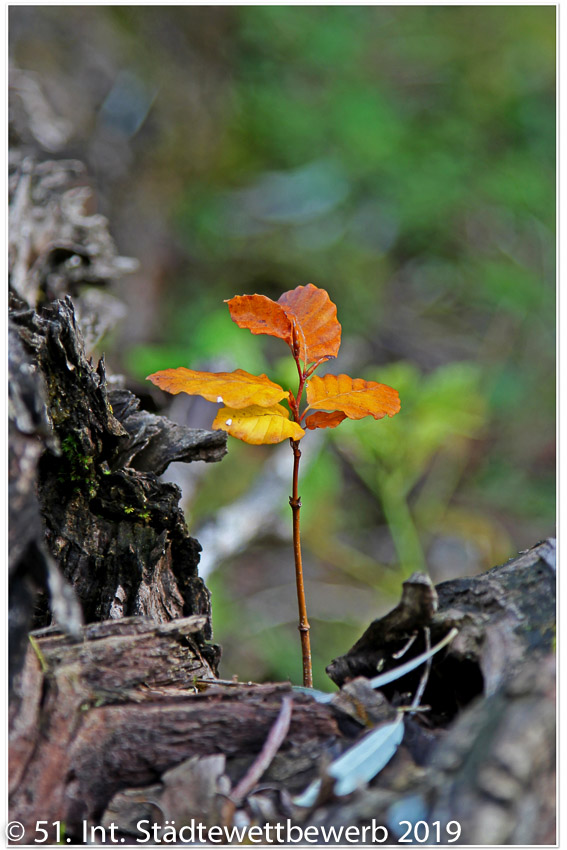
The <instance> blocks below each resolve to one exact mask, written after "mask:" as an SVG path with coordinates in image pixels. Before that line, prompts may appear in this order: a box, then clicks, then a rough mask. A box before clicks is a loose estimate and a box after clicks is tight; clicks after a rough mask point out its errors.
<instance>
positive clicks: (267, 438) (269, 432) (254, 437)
mask: <svg viewBox="0 0 567 850" xmlns="http://www.w3.org/2000/svg"><path fill="white" fill-rule="evenodd" d="M212 427H213V428H217V429H220V430H221V431H227V432H228V433H229V434H230V435H231V436H232V437H237V438H238V439H239V440H243V442H245V443H251V444H252V445H254V446H259V445H264V444H265V443H281V441H282V440H286V439H288V438H291V439H292V440H301V438H302V437H303V436H304V435H305V431H304V430H303V428H302V427H301V426H300V425H298V424H297V422H293V421H292V420H290V419H289V412H288V411H287V410H286V409H285V407H283V406H282V405H281V404H276V405H274V406H273V407H259V406H258V405H257V404H254V405H251V406H250V407H245V408H244V409H240V410H234V409H231V408H230V407H223V408H221V409H220V410H219V412H218V413H217V415H216V417H215V421H214V422H213V425H212Z"/></svg>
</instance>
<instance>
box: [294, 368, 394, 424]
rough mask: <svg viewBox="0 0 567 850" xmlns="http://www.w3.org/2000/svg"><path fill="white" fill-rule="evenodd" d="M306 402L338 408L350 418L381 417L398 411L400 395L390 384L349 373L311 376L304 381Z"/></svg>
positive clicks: (320, 406)
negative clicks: (352, 375) (356, 376)
mask: <svg viewBox="0 0 567 850" xmlns="http://www.w3.org/2000/svg"><path fill="white" fill-rule="evenodd" d="M307 404H308V406H309V408H311V409H313V410H337V411H339V410H340V411H342V412H343V413H344V414H345V415H346V416H348V418H349V419H363V417H365V416H373V417H374V419H382V418H383V417H384V416H394V415H395V414H396V413H398V411H399V410H400V398H399V395H398V393H397V391H396V390H394V389H392V387H388V386H386V384H378V383H377V382H376V381H365V380H363V379H362V378H350V377H349V376H348V375H324V376H323V377H322V378H320V377H318V376H317V375H314V376H313V377H312V378H311V380H310V381H309V383H308V384H307Z"/></svg>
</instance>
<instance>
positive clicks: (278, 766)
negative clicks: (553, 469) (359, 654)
mask: <svg viewBox="0 0 567 850" xmlns="http://www.w3.org/2000/svg"><path fill="white" fill-rule="evenodd" d="M552 552H553V549H552V547H551V546H550V544H548V543H545V544H541V545H540V546H539V547H536V548H535V549H534V550H531V551H530V552H528V553H525V554H523V555H521V556H520V557H519V558H517V559H515V560H514V561H511V562H510V563H508V564H506V565H504V566H503V567H499V568H497V569H495V570H492V571H490V572H488V573H485V574H484V575H483V576H478V577H475V578H473V579H467V580H461V579H459V580H457V581H455V582H447V583H444V584H443V585H439V586H438V587H437V588H431V587H430V594H433V595H436V596H437V597H438V598H439V600H440V602H439V607H438V610H437V612H436V613H435V614H434V616H433V617H432V619H431V622H432V624H433V622H435V624H436V628H439V629H442V628H445V629H446V628H447V627H448V626H449V624H454V623H458V624H459V626H458V627H459V628H460V633H459V636H458V638H457V639H455V640H454V641H453V642H452V643H451V644H450V645H449V647H448V648H446V649H445V650H443V651H442V652H441V653H439V655H438V656H435V658H434V661H433V670H432V674H431V678H430V682H429V684H428V687H427V689H426V692H425V696H424V702H425V704H428V701H429V703H430V704H431V705H432V711H431V712H426V713H424V714H421V713H420V714H418V715H417V716H416V717H415V718H414V719H411V718H407V719H406V721H405V726H406V732H405V736H404V740H403V743H402V745H401V746H400V747H399V749H398V752H397V753H396V755H395V756H394V758H393V760H392V761H391V762H390V764H389V765H388V766H387V767H386V768H385V769H384V770H383V771H382V772H381V773H380V774H379V776H378V777H377V778H376V780H375V781H374V782H373V783H372V784H371V786H370V787H369V788H362V789H361V790H360V791H357V792H355V793H354V794H351V795H350V796H349V797H344V798H339V799H335V798H333V795H332V788H329V787H328V788H327V791H326V794H324V795H323V796H322V797H321V799H320V800H319V802H318V803H317V805H316V807H315V809H314V810H313V811H310V810H306V809H301V808H298V807H295V806H293V804H292V803H291V797H290V795H292V794H294V793H296V792H298V791H299V790H301V789H302V788H304V787H305V786H306V785H307V784H308V782H309V781H310V780H311V779H312V778H314V776H316V775H317V774H318V772H319V771H321V770H323V769H324V765H325V764H326V763H328V761H329V760H330V759H332V758H334V757H336V755H337V754H338V753H339V752H340V750H341V749H344V748H345V747H348V746H349V745H350V743H351V742H352V740H353V738H356V737H358V736H360V735H361V734H363V732H364V730H365V728H366V725H365V724H366V723H368V722H370V721H371V722H374V723H376V722H383V721H384V720H385V719H387V718H388V717H391V716H392V712H393V708H392V705H393V704H394V705H396V704H397V705H399V704H400V703H403V702H404V701H405V700H406V699H409V698H410V697H411V695H412V693H413V690H414V689H415V682H414V681H412V677H413V678H415V676H417V680H419V677H420V671H417V672H416V673H414V674H409V675H408V676H406V677H403V678H401V679H399V680H397V681H396V682H395V683H392V685H389V686H388V687H385V688H384V689H382V694H380V693H374V692H369V693H365V688H364V687H363V683H364V681H365V680H356V681H353V682H351V683H350V684H349V683H346V684H345V685H344V686H343V689H342V691H341V697H340V699H339V700H335V701H334V703H333V704H319V703H317V702H315V701H314V700H313V699H312V698H311V697H310V696H308V695H306V694H303V693H297V692H293V711H292V716H291V724H290V730H289V733H288V734H287V736H286V738H285V740H284V742H283V744H282V747H281V749H280V750H279V752H278V753H277V755H275V757H274V758H273V761H272V762H271V764H270V765H269V767H268V769H267V770H266V772H265V774H264V776H263V777H262V779H261V780H260V783H259V785H258V786H257V787H256V789H254V791H253V792H252V794H251V795H249V796H248V798H247V800H245V801H244V802H243V804H242V808H241V809H240V810H239V812H238V814H239V815H240V816H241V817H245V818H248V819H250V818H251V817H254V818H256V820H258V819H259V820H260V822H266V819H267V820H269V821H271V822H277V821H278V820H279V821H283V820H285V818H286V817H291V818H292V821H293V822H294V823H301V824H303V826H306V825H308V824H310V825H315V826H319V827H320V826H326V827H329V826H331V825H334V826H336V827H338V826H340V825H341V824H342V825H343V826H351V825H358V826H364V825H367V824H369V823H371V822H372V819H374V821H375V822H378V823H381V824H384V825H385V826H386V828H387V829H388V830H389V831H390V834H391V836H392V839H393V840H397V838H399V837H400V835H401V834H402V832H403V829H404V827H402V828H401V832H400V828H399V823H400V822H401V821H404V820H409V821H411V822H412V823H415V822H416V821H418V820H425V821H427V822H428V823H433V822H434V821H436V820H439V821H440V823H441V824H442V825H443V828H444V825H445V824H446V823H447V822H449V821H451V820H457V821H458V822H459V823H460V825H461V830H462V831H461V837H460V840H459V842H457V843H459V844H461V843H465V844H485V843H504V844H506V843H536V844H537V843H546V842H547V841H551V840H552V836H553V830H554V811H553V800H554V795H553V775H554V753H555V704H554V669H555V665H554V660H553V651H552V650H553V646H552V644H553V632H552V618H553V610H554V603H553V588H554V571H553V569H552V566H550V560H551V554H552ZM424 584H427V583H426V582H424ZM535 585H538V587H539V591H538V592H539V593H540V596H539V597H538V599H537V600H536V604H537V605H538V619H537V621H536V619H535V616H534V618H533V622H535V623H536V626H537V627H534V628H530V624H529V622H528V621H527V617H526V616H525V615H526V612H527V609H528V607H529V602H525V601H523V597H524V593H523V592H522V588H524V589H525V592H526V593H527V594H529V593H531V592H536V590H535ZM404 598H407V589H406V590H405V594H404ZM508 598H509V604H510V605H511V610H508V611H507V610H505V609H506V605H505V604H503V603H506V601H507V599H508ZM497 599H499V600H500V603H501V604H499V605H496V604H495V600H497ZM402 604H403V603H402ZM522 609H523V613H522ZM398 615H399V610H398V614H396V615H395V616H394V614H391V615H388V617H387V618H384V619H385V620H386V622H388V623H390V625H391V623H392V622H393V621H395V619H396V617H397V616H398ZM202 621H203V618H202V617H201V618H199V617H190V618H186V619H182V620H176V621H173V622H170V623H167V624H162V625H156V624H155V623H152V622H151V621H149V620H147V619H146V620H144V619H142V618H132V619H124V620H118V621H115V622H108V621H107V622H105V623H99V624H93V625H90V626H85V627H84V628H83V630H82V635H81V639H80V640H79V641H77V640H76V639H75V638H73V637H72V636H69V635H64V634H61V633H59V632H57V631H56V630H54V629H53V628H50V629H47V630H43V631H39V632H36V633H35V634H34V643H33V646H30V648H29V649H28V652H27V659H26V664H25V667H24V670H23V673H22V675H21V676H20V677H18V680H17V682H18V685H17V697H18V699H16V700H15V702H14V705H16V706H17V711H14V712H13V714H12V733H11V764H10V767H11V786H10V789H11V817H12V818H14V819H17V820H20V821H21V822H22V823H24V824H26V825H29V828H30V829H31V828H32V826H33V824H34V823H35V819H37V812H38V811H39V810H41V811H42V812H45V815H44V817H45V818H49V819H52V820H62V821H64V822H65V823H66V824H67V825H68V830H69V835H70V836H72V837H76V836H79V835H80V832H79V831H80V825H81V823H82V821H83V820H84V819H87V820H88V821H89V823H106V824H109V823H111V822H114V823H115V824H117V825H118V826H117V828H118V829H119V830H120V834H123V835H124V836H130V838H132V836H136V835H137V833H136V829H135V825H136V824H137V822H138V821H139V820H142V819H144V818H146V819H149V821H150V822H151V823H158V824H159V823H161V824H164V823H165V821H166V820H171V819H175V820H176V821H177V822H178V823H182V822H187V823H189V822H190V821H191V819H193V820H196V821H197V822H202V823H208V824H213V823H217V824H218V823H219V822H221V820H220V819H221V815H222V812H223V811H226V807H225V806H224V803H223V801H226V797H227V795H229V794H230V789H231V787H234V786H236V785H237V783H238V782H239V780H241V779H242V777H243V776H244V775H245V773H246V772H247V770H248V769H249V768H250V765H251V763H252V762H253V761H254V760H255V759H256V757H257V754H258V752H259V751H260V750H261V749H262V747H263V745H264V743H265V741H266V739H267V738H268V736H269V734H270V730H271V729H272V727H273V725H274V722H275V721H276V718H277V717H278V714H279V712H280V709H281V703H282V699H283V697H284V696H285V695H286V694H290V693H291V692H290V686H289V685H288V684H285V683H284V684H275V685H236V684H234V685H229V684H226V685H224V684H220V683H219V684H217V683H215V681H214V679H213V671H212V669H211V667H210V665H209V664H208V662H207V660H206V658H205V657H204V656H203V653H202V647H201V645H200V644H199V640H198V638H199V634H200V632H201V629H202V626H203V622H202ZM405 625H406V627H407V630H408V631H409V632H411V631H412V630H411V623H409V621H407V620H406V621H405ZM431 628H433V625H432V626H431ZM493 628H494V629H495V630H496V634H497V635H502V634H503V633H504V632H503V631H502V630H503V629H508V641H507V643H506V646H507V647H509V648H510V652H511V654H510V665H509V667H508V668H507V669H505V668H504V667H503V665H502V664H501V659H502V655H501V654H498V655H497V656H496V658H497V661H495V660H494V659H495V655H494V647H493V645H492V644H493V639H492V638H490V637H489V635H490V632H491V630H492V629H493ZM376 630H377V626H376V625H375V627H374V629H373V632H374V633H376ZM388 634H391V633H390V632H388ZM405 634H407V632H404V636H405ZM530 635H531V637H530ZM459 638H460V639H461V640H460V642H459ZM494 639H495V638H494ZM528 641H529V642H530V643H529V645H528ZM400 642H401V635H399V636H398V639H397V640H396V641H393V643H392V644H391V645H390V646H389V647H388V648H386V647H382V651H383V652H390V650H391V649H392V647H393V646H394V644H395V645H396V646H397V647H399V644H400ZM419 642H420V637H418V638H417V639H416V640H415V641H414V643H413V644H412V647H411V648H410V649H408V651H407V653H406V655H412V654H414V652H415V653H417V652H418V650H419ZM455 643H457V648H456V649H455ZM358 645H359V646H360V642H359V644H358ZM519 646H523V647H524V655H523V657H520V654H519V650H518V652H516V649H518V647H519ZM377 649H379V647H377V646H376V645H373V647H372V651H373V652H375V651H376V650H377ZM406 655H404V659H403V660H405V659H406ZM514 659H516V660H515V662H514ZM390 661H391V656H390ZM398 663H400V662H399V660H398ZM392 666H393V665H392ZM460 666H462V669H459V667H460ZM473 669H476V670H477V674H476V676H475V675H472V672H471V671H472V670H473ZM483 671H484V673H486V676H485V675H483ZM495 671H496V672H495ZM497 673H498V674H497ZM467 682H468V683H469V684H468V686H465V683H467ZM357 683H358V684H357ZM385 694H387V695H388V698H386V696H385ZM457 699H458V700H460V702H459V705H458V706H456V701H457ZM444 700H445V701H446V704H445V703H444ZM272 755H273V754H272ZM219 757H222V758H221V759H220V760H219ZM211 759H213V760H212V761H211ZM215 759H216V760H215ZM211 771H212V774H211ZM200 776H202V782H201V781H200V780H199V777H200ZM207 777H208V779H207ZM205 788H206V789H208V790H207V791H205V790H204V789H205ZM203 795H204V796H203ZM204 797H206V800H204ZM526 807H528V810H529V811H530V812H531V813H532V816H530V817H527V816H526ZM248 822H249V820H248ZM138 837H139V835H138Z"/></svg>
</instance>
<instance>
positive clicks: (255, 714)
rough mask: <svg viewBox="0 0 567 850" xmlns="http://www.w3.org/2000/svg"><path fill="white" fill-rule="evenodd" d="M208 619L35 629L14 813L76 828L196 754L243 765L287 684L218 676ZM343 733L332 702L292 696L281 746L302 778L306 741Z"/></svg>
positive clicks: (15, 741)
mask: <svg viewBox="0 0 567 850" xmlns="http://www.w3.org/2000/svg"><path fill="white" fill-rule="evenodd" d="M205 622H206V617H205V616H200V617H196V616H193V617H189V618H185V619H181V620H175V621H173V622H170V623H167V624H163V625H160V626H157V625H156V624H155V623H153V622H152V621H150V620H148V619H144V618H141V617H135V618H128V619H123V620H117V621H115V622H109V621H107V622H105V623H99V624H94V625H91V626H85V627H84V629H83V634H82V639H81V640H80V641H77V640H75V639H73V638H71V637H68V636H64V635H61V634H60V633H58V632H57V631H55V630H53V629H47V630H44V631H43V632H36V633H35V634H34V641H33V646H32V647H30V649H29V650H28V654H27V660H26V665H25V668H24V670H23V672H22V675H21V676H20V677H19V678H18V686H17V690H18V692H17V694H16V700H15V703H16V704H17V705H18V710H17V712H16V713H15V716H14V726H13V736H12V741H11V760H10V793H11V805H12V814H13V817H14V819H17V820H20V821H21V822H22V823H24V825H25V826H26V828H27V829H32V827H33V825H34V824H35V821H36V820H37V817H38V815H37V812H38V811H41V812H42V818H46V819H48V820H49V821H51V820H62V821H64V822H65V823H66V824H67V828H68V831H69V834H70V835H72V836H75V835H78V834H79V829H80V824H81V822H82V820H83V819H88V820H89V821H90V822H93V823H96V822H97V821H98V820H100V817H101V816H102V814H103V812H104V810H105V808H106V806H107V805H108V804H109V802H110V800H111V798H112V797H113V795H114V794H115V792H117V791H119V790H121V789H124V788H131V787H138V786H140V785H142V786H143V785H150V784H152V783H155V781H156V780H157V779H159V778H160V777H161V775H162V774H163V773H165V772H167V771H168V770H170V769H171V768H172V767H174V766H176V765H178V764H180V763H181V762H183V761H185V760H186V759H188V758H190V757H191V756H206V755H211V754H218V753H222V754H224V756H225V757H226V759H228V760H229V762H234V764H235V766H236V770H237V771H238V770H239V769H240V765H241V764H244V763H246V762H249V761H250V758H251V757H253V756H254V754H255V753H257V752H258V750H259V749H260V747H261V745H262V743H263V740H264V738H265V737H266V735H267V734H268V731H269V729H270V726H271V725H272V723H273V722H274V720H275V718H276V715H277V713H278V709H279V703H280V701H281V699H282V696H283V695H284V694H285V693H289V692H290V690H291V689H290V686H289V685H288V684H281V685H264V686H246V685H241V686H238V687H237V686H228V685H224V686H223V685H221V684H215V682H214V676H213V671H212V669H211V667H210V665H209V664H208V662H207V660H206V658H205V657H204V656H203V654H202V651H201V647H200V645H199V635H200V634H201V632H202V629H203V626H204V625H205ZM336 734H337V728H336V724H335V721H334V719H333V717H332V716H331V715H330V713H329V712H328V711H327V710H326V709H325V708H324V707H322V706H318V705H317V704H316V703H315V704H314V703H313V702H312V700H310V698H309V697H306V696H303V695H301V694H299V695H296V696H295V698H294V711H293V718H292V724H291V728H290V731H289V733H288V736H287V739H286V745H285V749H286V751H288V753H289V758H290V759H291V764H290V765H288V768H289V771H290V773H291V772H292V771H294V770H297V772H298V773H302V772H303V775H302V776H300V777H299V782H300V783H302V782H305V781H307V780H308V779H309V778H310V773H309V772H306V769H307V768H311V775H312V773H313V770H314V766H315V765H314V762H313V759H309V760H308V764H307V765H305V756H304V754H303V753H302V752H301V751H302V749H303V747H306V748H307V750H309V746H310V745H311V746H312V745H313V743H318V744H319V745H321V744H323V743H325V742H327V741H331V740H332V739H333V738H334V736H335V735H336ZM227 769H228V773H229V775H230V774H231V770H230V767H229V768H227ZM289 779H290V780H291V776H290V777H289ZM296 783H297V780H296ZM293 784H294V783H293V782H291V785H292V786H293Z"/></svg>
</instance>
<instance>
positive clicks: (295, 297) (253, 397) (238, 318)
mask: <svg viewBox="0 0 567 850" xmlns="http://www.w3.org/2000/svg"><path fill="white" fill-rule="evenodd" d="M227 303H228V306H229V310H230V315H231V318H232V320H233V322H235V323H236V324H237V325H238V326H239V327H240V328H247V329H248V330H250V331H251V332H252V333H253V334H266V335H268V336H272V337H276V338H278V339H282V340H283V341H284V342H286V343H287V345H289V347H290V349H291V353H292V355H293V360H294V363H295V366H296V369H297V374H298V377H299V385H298V389H297V393H296V394H294V393H293V392H292V391H291V390H289V391H287V392H286V390H285V389H283V388H282V387H281V386H280V385H279V384H274V383H273V382H272V381H270V380H269V378H268V377H267V376H266V375H252V374H250V373H249V372H245V371H244V370H242V369H237V370H236V371H235V372H197V371H195V370H193V369H186V368H184V367H179V368H177V369H166V370H164V371H161V372H156V373H155V374H153V375H149V377H148V380H150V381H152V382H153V383H154V384H156V385H157V386H158V387H161V388H162V389H164V390H167V391H168V392H171V393H179V392H185V393H188V394H189V395H200V396H203V398H205V399H207V400H208V401H215V400H216V401H217V403H219V404H225V405H227V406H226V407H222V408H221V409H220V410H219V412H218V413H217V415H216V417H215V421H214V422H213V426H212V427H213V428H219V429H222V430H223V431H227V432H228V433H229V434H230V435H231V436H233V437H237V438H238V439H239V440H242V441H243V442H245V443H250V444H252V445H265V444H274V443H280V442H282V440H285V439H289V442H290V446H291V450H292V452H293V478H292V494H291V496H290V499H289V504H290V507H291V510H292V515H293V554H294V560H295V576H296V585H297V603H298V608H299V633H300V636H301V651H302V660H303V684H304V686H306V687H312V686H313V671H312V661H311V642H310V636H309V631H310V626H309V621H308V619H307V606H306V600H305V586H304V579H303V561H302V554H301V540H300V513H301V498H300V496H299V489H298V488H299V461H300V459H301V450H300V448H299V443H300V440H301V439H302V438H303V437H304V436H305V431H306V430H310V431H314V430H317V429H318V428H336V427H337V426H338V425H340V424H341V422H343V421H344V420H345V419H347V418H348V419H354V420H359V419H364V418H365V417H368V416H372V417H373V418H374V419H382V418H383V417H384V416H389V417H392V416H394V415H395V414H396V413H398V412H399V410H400V401H399V396H398V393H397V391H396V390H394V389H392V388H391V387H388V386H386V385H385V384H381V383H378V382H376V381H365V380H363V379H362V378H354V379H353V378H350V377H349V376H348V375H329V374H328V375H324V376H323V377H319V376H315V374H314V373H315V370H316V369H317V368H318V367H319V366H320V365H321V364H322V363H324V362H326V361H327V360H333V359H335V357H336V356H337V354H338V352H339V348H340V344H341V326H340V324H339V322H338V321H337V308H336V306H335V305H334V304H333V302H332V301H331V299H330V298H329V295H328V293H327V292H326V291H325V290H324V289H318V288H317V287H316V286H313V284H311V283H309V284H307V286H297V287H296V288H295V289H294V290H292V291H290V292H284V293H283V295H281V296H280V298H279V299H278V301H272V299H271V298H266V296H265V295H242V296H241V295H237V296H235V297H234V298H231V299H230V300H229V301H228V302H227ZM304 391H305V394H306V396H307V405H306V406H305V407H302V405H303V392H304ZM284 398H285V400H286V402H287V405H288V408H285V407H284V406H283V405H282V404H280V402H281V401H283V399H284ZM290 413H291V419H290ZM307 414H309V415H307Z"/></svg>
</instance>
